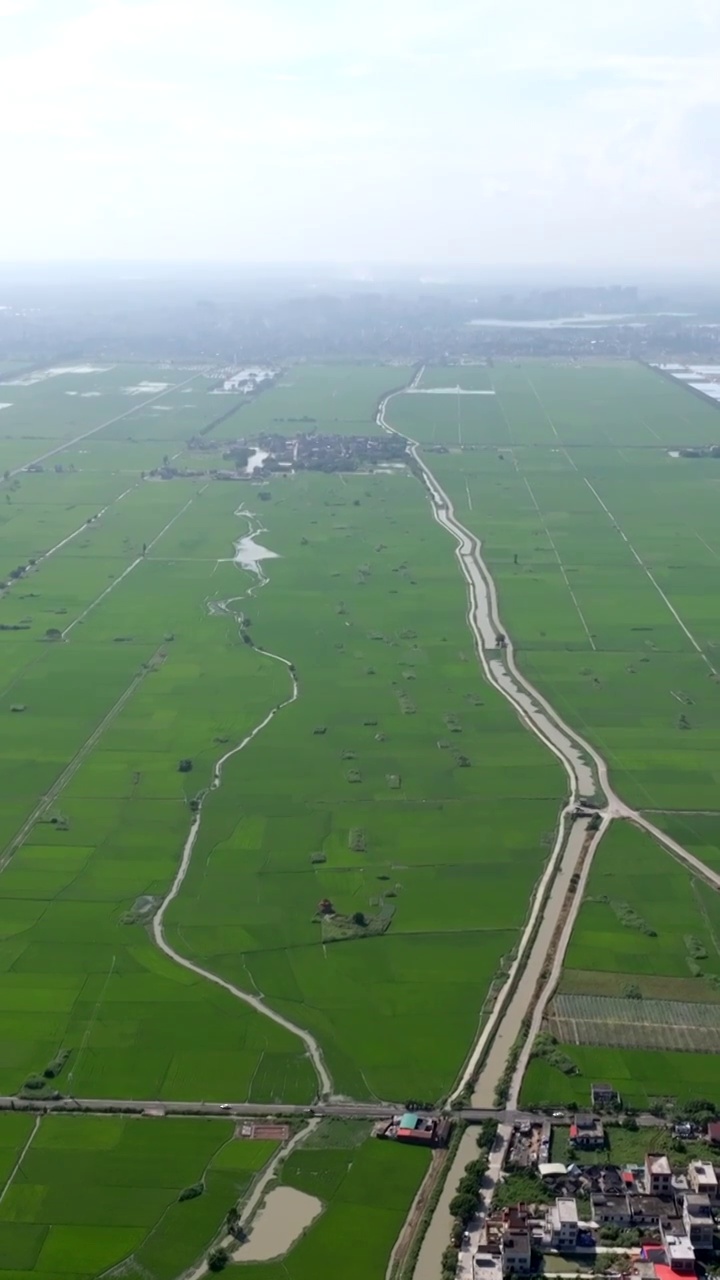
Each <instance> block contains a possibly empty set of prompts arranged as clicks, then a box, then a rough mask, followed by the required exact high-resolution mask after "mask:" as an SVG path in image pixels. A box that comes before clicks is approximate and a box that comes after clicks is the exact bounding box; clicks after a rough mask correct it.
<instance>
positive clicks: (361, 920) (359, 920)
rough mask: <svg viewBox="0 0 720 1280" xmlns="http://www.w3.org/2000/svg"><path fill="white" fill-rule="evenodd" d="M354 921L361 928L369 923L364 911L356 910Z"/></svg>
mask: <svg viewBox="0 0 720 1280" xmlns="http://www.w3.org/2000/svg"><path fill="white" fill-rule="evenodd" d="M352 922H353V924H356V925H358V926H359V927H360V928H363V927H364V926H365V925H366V924H367V920H366V919H365V916H364V915H363V913H362V911H355V912H354V913H353V918H352Z"/></svg>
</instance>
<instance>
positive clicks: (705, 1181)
mask: <svg viewBox="0 0 720 1280" xmlns="http://www.w3.org/2000/svg"><path fill="white" fill-rule="evenodd" d="M688 1182H689V1184H690V1187H691V1189H692V1191H693V1192H694V1194H695V1195H698V1196H700V1195H705V1196H708V1197H709V1199H710V1200H717V1198H718V1181H717V1175H716V1173H715V1170H714V1169H713V1166H712V1165H711V1164H710V1163H709V1162H708V1161H707V1160H691V1161H690V1164H689V1165H688Z"/></svg>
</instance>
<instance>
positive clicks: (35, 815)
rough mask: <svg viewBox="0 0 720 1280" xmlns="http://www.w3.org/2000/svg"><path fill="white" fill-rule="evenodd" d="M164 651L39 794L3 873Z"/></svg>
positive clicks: (2, 858) (1, 857)
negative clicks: (43, 792)
mask: <svg viewBox="0 0 720 1280" xmlns="http://www.w3.org/2000/svg"><path fill="white" fill-rule="evenodd" d="M162 652H163V650H162V648H160V649H156V650H155V653H154V654H153V655H152V657H151V658H150V660H149V662H147V663H146V664H145V668H144V669H143V670H142V671H139V672H138V674H137V675H136V676H134V677H133V679H132V680H131V681H130V684H129V685H128V686H127V688H126V689H124V690H123V692H122V693H121V694H120V697H119V698H118V700H117V702H115V703H114V704H113V706H112V707H111V708H110V710H109V711H108V712H106V714H105V715H104V716H103V718H102V720H101V721H100V723H99V724H98V725H97V726H96V727H95V728H94V729H93V731H92V733H91V734H90V735H89V737H87V738H86V739H85V741H84V742H83V744H82V746H80V747H79V748H78V750H77V751H76V752H75V755H74V756H73V757H72V759H71V760H70V761H69V762H68V764H67V765H66V766H65V768H64V769H63V771H62V773H61V774H60V775H59V777H58V778H56V780H55V782H54V783H53V784H52V786H51V787H50V788H49V790H47V791H46V792H45V794H44V795H43V796H41V797H40V800H39V801H38V803H37V804H36V806H35V808H34V809H33V811H32V813H31V814H30V815H29V816H28V817H27V818H26V819H25V821H24V823H23V824H22V826H21V827H20V830H19V831H17V832H16V833H15V835H14V836H13V837H12V839H11V840H10V841H9V842H8V843H7V844H6V845H5V848H4V850H3V852H2V854H0V872H2V871H4V870H5V868H6V866H7V864H8V862H9V861H10V859H11V858H12V856H13V854H14V853H16V852H17V850H18V849H19V848H20V845H21V844H22V843H23V842H24V840H25V839H26V838H27V836H29V834H30V832H31V831H32V829H33V827H34V826H35V823H36V822H37V821H38V819H39V818H41V817H42V815H43V813H44V812H45V810H46V809H47V808H48V806H49V805H51V804H52V803H53V802H54V801H55V800H57V798H58V796H59V795H60V793H61V792H62V791H64V789H65V787H66V786H67V784H68V783H69V782H71V781H72V778H73V777H74V775H75V774H76V773H77V771H78V769H79V768H80V765H81V764H82V763H83V761H84V760H85V759H86V757H87V756H88V755H89V754H90V752H91V751H92V749H93V747H95V746H96V745H97V743H98V741H99V740H100V738H101V737H102V735H103V733H104V732H105V730H106V729H107V727H108V725H109V724H111V723H112V721H113V720H114V719H115V716H116V715H118V713H119V712H120V711H122V709H123V707H124V706H125V704H126V702H128V701H129V699H130V698H131V697H132V695H133V694H134V692H135V690H136V689H137V687H138V685H140V684H142V682H143V680H144V679H145V677H146V676H147V675H149V673H150V671H151V670H152V663H153V660H154V659H155V658H158V657H159V656H160V654H161V653H162Z"/></svg>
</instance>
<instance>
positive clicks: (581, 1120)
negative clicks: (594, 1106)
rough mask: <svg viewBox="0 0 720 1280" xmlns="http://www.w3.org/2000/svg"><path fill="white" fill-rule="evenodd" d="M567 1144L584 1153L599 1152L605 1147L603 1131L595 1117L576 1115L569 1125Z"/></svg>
mask: <svg viewBox="0 0 720 1280" xmlns="http://www.w3.org/2000/svg"><path fill="white" fill-rule="evenodd" d="M569 1142H570V1145H571V1146H572V1147H577V1148H579V1149H581V1150H585V1151H599V1150H600V1148H601V1147H604V1146H605V1130H604V1128H603V1125H602V1122H601V1121H600V1120H598V1119H597V1117H596V1116H590V1115H576V1116H575V1120H574V1122H573V1123H572V1124H571V1125H570V1135H569Z"/></svg>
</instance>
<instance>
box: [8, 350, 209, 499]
mask: <svg viewBox="0 0 720 1280" xmlns="http://www.w3.org/2000/svg"><path fill="white" fill-rule="evenodd" d="M200 377H202V374H199V373H194V374H193V375H192V377H190V378H185V380H184V381H183V382H173V384H172V385H171V386H169V387H166V388H165V390H164V391H158V393H157V395H154V396H150V398H149V399H148V400H143V401H141V403H140V404H134V405H133V406H132V408H131V409H126V410H125V412H124V413H119V414H118V415H117V417H115V418H108V420H107V422H101V423H100V424H99V425H98V426H97V427H91V428H90V430H89V431H83V432H82V434H81V435H79V436H74V437H73V439H72V440H64V441H63V443H62V444H59V445H58V446H57V448H56V449H49V450H48V452H47V453H41V454H40V457H39V458H31V459H30V461H29V462H24V463H23V465H22V466H21V467H15V469H14V470H12V471H11V472H10V476H11V477H12V476H19V475H22V473H23V472H24V471H27V469H28V467H34V466H36V464H37V463H39V462H45V461H46V459H47V458H54V457H55V456H56V455H57V454H58V453H63V452H64V450H65V449H72V447H73V445H74V444H80V442H81V441H82V440H87V439H88V438H89V437H90V436H94V435H96V434H97V432H98V431H103V430H104V429H105V427H112V426H114V425H115V423H116V422H122V421H123V419H124V418H129V417H130V414H131V413H137V412H138V411H139V410H140V409H146V408H147V406H148V405H149V404H154V403H155V401H156V400H162V398H163V396H169V395H170V393H171V392H172V391H179V390H180V388H181V387H186V386H187V385H188V383H189V382H195V380H196V379H197V378H200Z"/></svg>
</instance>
